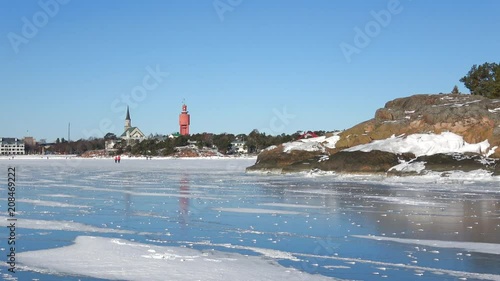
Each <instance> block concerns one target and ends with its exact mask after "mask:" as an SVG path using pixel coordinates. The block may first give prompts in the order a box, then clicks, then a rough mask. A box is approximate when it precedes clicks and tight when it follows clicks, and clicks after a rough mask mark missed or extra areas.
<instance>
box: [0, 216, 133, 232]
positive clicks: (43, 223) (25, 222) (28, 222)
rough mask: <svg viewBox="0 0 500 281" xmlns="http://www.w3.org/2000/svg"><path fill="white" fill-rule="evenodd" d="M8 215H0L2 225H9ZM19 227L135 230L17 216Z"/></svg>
mask: <svg viewBox="0 0 500 281" xmlns="http://www.w3.org/2000/svg"><path fill="white" fill-rule="evenodd" d="M7 219H8V217H5V216H0V222H1V225H2V226H8V225H9V222H8V221H7ZM16 225H17V227H19V228H28V229H43V230H63V231H81V232H99V233H118V234H133V233H135V231H129V230H121V229H112V228H104V227H96V226H91V225H87V224H83V223H78V222H72V221H57V220H34V219H24V218H17V222H16Z"/></svg>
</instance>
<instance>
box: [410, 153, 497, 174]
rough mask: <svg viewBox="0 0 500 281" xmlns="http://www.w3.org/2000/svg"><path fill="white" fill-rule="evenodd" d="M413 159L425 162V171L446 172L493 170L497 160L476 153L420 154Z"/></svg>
mask: <svg viewBox="0 0 500 281" xmlns="http://www.w3.org/2000/svg"><path fill="white" fill-rule="evenodd" d="M414 161H417V162H425V170H426V171H435V172H447V171H464V172H470V171H474V170H479V169H483V170H487V171H491V172H494V171H495V166H497V165H496V163H497V161H496V160H494V159H486V158H484V157H483V156H481V155H478V154H458V153H454V154H442V153H439V154H434V155H430V156H420V157H418V158H417V159H415V160H414Z"/></svg>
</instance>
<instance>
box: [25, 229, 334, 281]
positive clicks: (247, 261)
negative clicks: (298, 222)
mask: <svg viewBox="0 0 500 281" xmlns="http://www.w3.org/2000/svg"><path fill="white" fill-rule="evenodd" d="M18 260H19V262H20V263H21V264H22V265H23V266H24V268H25V269H27V270H31V271H39V272H47V271H48V272H52V273H57V274H64V275H75V276H77V275H78V276H89V277H93V278H102V279H112V280H117V279H119V280H132V281H135V280H140V281H142V280H178V281H182V280H186V281H192V280H207V281H208V280H214V281H215V280H217V281H223V280H269V281H271V280H288V281H294V280H297V281H299V280H300V281H303V280H318V281H319V280H337V279H333V278H328V277H325V276H321V275H314V274H307V273H304V272H301V271H299V270H297V269H294V268H288V267H283V266H281V265H279V264H278V263H277V262H275V261H273V260H270V259H268V258H264V257H261V256H246V255H242V254H238V253H225V252H220V251H215V250H207V251H200V250H195V249H189V248H183V247H170V246H156V245H151V244H143V243H137V242H130V241H127V240H122V239H115V238H103V237H92V236H79V237H77V238H76V240H75V242H74V244H73V245H70V246H66V247H60V248H55V249H48V250H38V251H30V252H23V253H19V254H18Z"/></svg>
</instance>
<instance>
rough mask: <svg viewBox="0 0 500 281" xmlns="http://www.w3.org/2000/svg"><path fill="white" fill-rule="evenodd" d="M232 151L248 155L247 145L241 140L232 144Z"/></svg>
mask: <svg viewBox="0 0 500 281" xmlns="http://www.w3.org/2000/svg"><path fill="white" fill-rule="evenodd" d="M231 151H232V152H233V153H237V154H245V153H248V149H247V143H246V142H244V141H240V140H236V141H233V142H232V143H231Z"/></svg>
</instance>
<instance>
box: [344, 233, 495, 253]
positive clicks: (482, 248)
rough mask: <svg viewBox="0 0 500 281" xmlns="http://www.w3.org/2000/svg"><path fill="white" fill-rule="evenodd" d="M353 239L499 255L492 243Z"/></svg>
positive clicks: (376, 238)
mask: <svg viewBox="0 0 500 281" xmlns="http://www.w3.org/2000/svg"><path fill="white" fill-rule="evenodd" d="M353 237H357V238H363V239H372V240H378V241H391V242H397V243H403V244H415V245H422V246H428V247H435V248H456V249H463V250H466V251H469V252H476V253H485V254H494V255H500V244H493V243H474V242H459V241H439V240H419V239H405V238H393V237H385V236H371V235H353Z"/></svg>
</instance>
